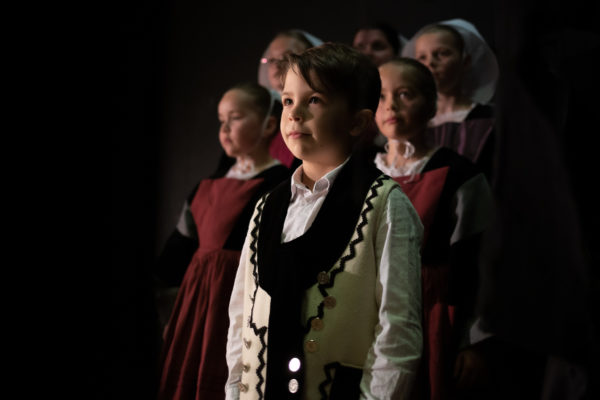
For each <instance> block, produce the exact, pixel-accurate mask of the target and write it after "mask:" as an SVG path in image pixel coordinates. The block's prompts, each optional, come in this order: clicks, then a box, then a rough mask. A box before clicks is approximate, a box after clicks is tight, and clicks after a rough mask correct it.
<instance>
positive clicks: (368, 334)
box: [226, 43, 422, 400]
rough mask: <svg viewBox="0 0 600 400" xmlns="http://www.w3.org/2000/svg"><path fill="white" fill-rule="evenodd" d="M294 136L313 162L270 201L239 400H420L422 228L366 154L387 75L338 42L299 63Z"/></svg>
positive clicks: (239, 335)
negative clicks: (414, 396)
mask: <svg viewBox="0 0 600 400" xmlns="http://www.w3.org/2000/svg"><path fill="white" fill-rule="evenodd" d="M283 71H284V72H283V76H282V81H283V82H284V87H283V91H282V102H283V107H284V110H283V114H282V120H281V133H282V135H283V138H284V141H285V143H286V145H287V146H288V147H289V149H290V150H291V152H292V153H293V154H294V156H295V157H297V158H299V159H301V160H302V161H303V164H302V165H301V166H300V167H298V169H297V170H296V171H295V172H294V175H293V177H292V179H291V182H290V181H286V182H284V183H283V184H281V185H279V186H278V187H277V188H276V189H274V190H273V191H272V192H271V193H270V194H269V195H268V196H266V197H263V199H261V201H259V203H258V204H257V207H256V210H255V214H254V217H253V219H252V220H251V223H250V227H249V230H248V235H247V237H246V243H245V244H244V249H243V251H242V256H241V261H240V267H239V269H238V272H237V276H236V282H235V285H234V289H233V293H232V297H231V302H230V308H229V317H230V327H229V333H228V344H227V360H228V367H229V378H228V381H227V385H226V393H227V398H228V399H238V398H239V399H274V400H281V399H294V398H298V399H301V398H302V399H311V400H312V399H319V398H326V399H344V400H348V399H358V398H359V397H362V398H370V399H372V398H377V399H379V398H385V399H389V398H408V397H409V394H410V390H411V388H412V386H413V381H414V380H415V375H416V371H417V368H418V364H419V360H420V357H421V348H422V338H421V286H420V279H421V277H420V268H421V266H420V258H419V246H420V242H421V237H422V225H421V223H420V221H419V217H418V215H417V214H416V212H415V211H414V208H413V207H412V206H411V204H410V202H409V200H408V199H407V197H406V196H405V195H404V194H403V193H402V191H401V190H400V187H399V186H398V185H397V184H396V183H395V182H394V181H393V180H391V179H390V178H389V177H387V176H386V175H383V174H381V173H380V172H379V171H378V170H377V169H376V168H375V167H374V166H373V164H372V162H370V160H367V158H365V157H361V156H359V155H358V154H354V155H352V149H353V145H354V144H355V143H356V141H357V139H358V137H359V136H360V134H361V132H362V131H363V129H364V128H365V127H366V126H367V125H368V124H369V123H371V122H372V118H373V114H374V113H375V111H376V109H377V105H378V102H379V95H380V89H381V81H380V79H379V74H378V71H377V69H376V67H375V66H374V65H373V64H372V63H371V61H370V60H369V59H368V58H366V56H364V55H361V54H360V53H359V52H358V51H356V50H354V49H352V48H351V47H349V46H346V45H342V44H332V43H327V44H324V45H321V46H319V47H315V48H312V49H309V50H307V51H305V52H304V53H302V54H301V55H289V56H288V57H287V64H286V66H285V67H284V69H283Z"/></svg>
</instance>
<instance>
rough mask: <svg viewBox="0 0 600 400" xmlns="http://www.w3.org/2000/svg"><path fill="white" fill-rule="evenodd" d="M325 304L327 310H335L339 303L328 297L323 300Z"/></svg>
mask: <svg viewBox="0 0 600 400" xmlns="http://www.w3.org/2000/svg"><path fill="white" fill-rule="evenodd" d="M323 304H324V305H325V308H333V307H335V305H336V304H337V301H336V299H335V297H333V296H327V297H325V298H324V299H323Z"/></svg>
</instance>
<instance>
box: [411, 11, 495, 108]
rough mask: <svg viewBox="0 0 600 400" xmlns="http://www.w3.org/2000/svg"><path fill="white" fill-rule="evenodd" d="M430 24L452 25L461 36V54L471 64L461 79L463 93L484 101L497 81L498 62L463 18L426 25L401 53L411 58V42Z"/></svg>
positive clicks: (478, 101)
mask: <svg viewBox="0 0 600 400" xmlns="http://www.w3.org/2000/svg"><path fill="white" fill-rule="evenodd" d="M432 25H447V26H450V27H452V28H454V29H455V30H456V31H457V32H458V33H459V34H460V35H461V36H462V38H463V42H464V45H465V48H464V51H465V54H468V55H469V56H470V57H471V67H470V68H469V69H468V70H467V71H466V72H465V75H464V77H463V79H462V89H463V92H464V93H465V94H466V95H467V96H469V98H470V99H471V101H473V102H475V103H482V104H485V103H488V102H489V101H490V100H491V99H492V97H493V96H494V92H495V91H496V82H497V81H498V73H499V70H498V61H497V60H496V55H495V54H494V52H493V51H492V49H490V47H489V46H488V44H487V43H486V42H485V39H484V38H483V36H481V34H480V33H479V31H478V30H477V28H475V26H474V25H473V24H472V23H470V22H468V21H465V20H464V19H450V20H447V21H441V22H437V23H435V24H428V25H426V26H424V27H423V28H421V29H420V30H419V31H418V32H417V33H416V34H415V35H414V36H413V37H412V38H411V39H410V40H409V41H408V43H406V44H405V45H404V48H403V49H402V56H404V57H410V58H415V41H416V39H417V38H418V37H419V36H420V35H421V33H422V32H423V31H424V30H425V29H426V28H429V27H431V26H432Z"/></svg>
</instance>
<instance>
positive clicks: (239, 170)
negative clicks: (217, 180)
mask: <svg viewBox="0 0 600 400" xmlns="http://www.w3.org/2000/svg"><path fill="white" fill-rule="evenodd" d="M278 164H281V163H280V162H279V161H278V160H276V159H273V160H271V161H269V162H268V163H266V164H263V165H261V166H260V167H258V168H256V167H255V166H254V163H253V162H252V161H247V162H241V163H240V162H238V161H236V162H235V164H233V165H232V166H231V168H229V171H227V174H225V178H234V179H241V180H244V181H245V180H248V179H250V178H253V177H255V176H256V175H258V174H260V173H261V172H263V171H264V170H266V169H268V168H271V167H274V166H275V165H278Z"/></svg>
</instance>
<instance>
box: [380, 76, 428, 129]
mask: <svg viewBox="0 0 600 400" xmlns="http://www.w3.org/2000/svg"><path fill="white" fill-rule="evenodd" d="M413 73H414V71H413V70H412V69H411V68H410V67H405V66H401V65H397V64H384V65H382V66H381V67H379V75H380V77H381V96H380V98H379V106H378V107H377V113H376V114H375V122H377V127H378V128H379V130H380V131H381V133H382V134H383V135H384V136H385V137H387V138H388V139H408V138H410V137H413V136H414V135H415V134H420V133H421V132H422V131H423V130H424V129H425V128H426V126H427V122H428V117H429V116H428V115H427V105H426V100H425V96H423V94H422V93H421V91H420V90H419V88H418V86H417V85H416V84H415V79H413V78H412V75H411V74H413Z"/></svg>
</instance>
